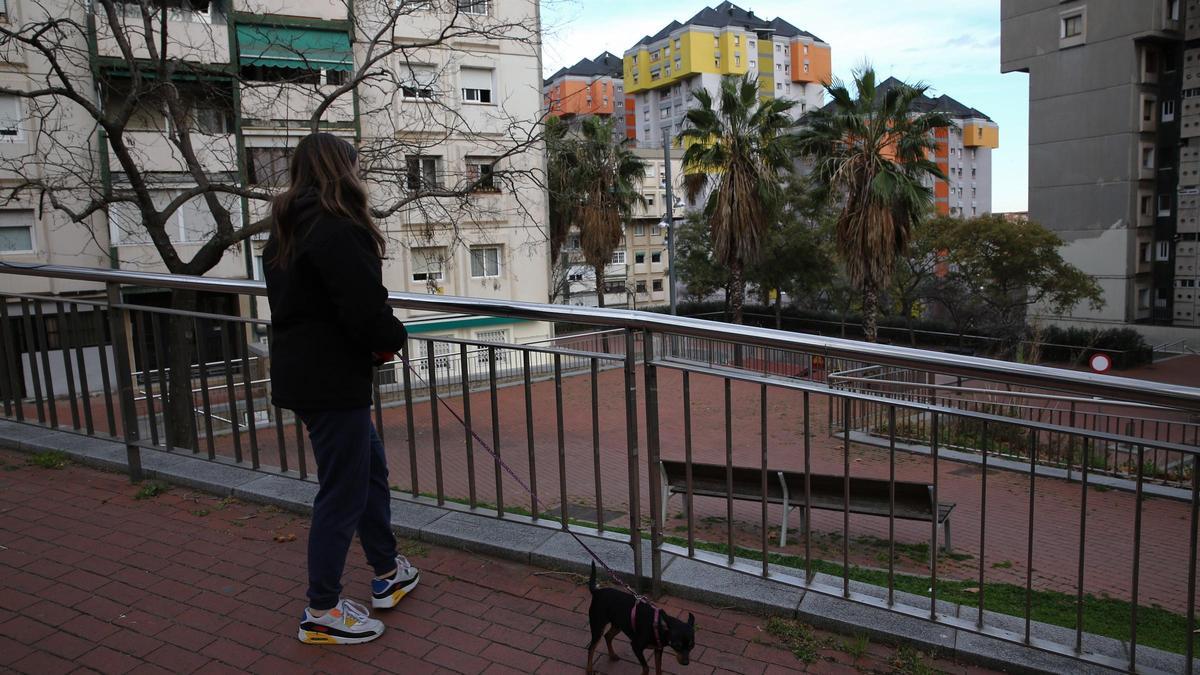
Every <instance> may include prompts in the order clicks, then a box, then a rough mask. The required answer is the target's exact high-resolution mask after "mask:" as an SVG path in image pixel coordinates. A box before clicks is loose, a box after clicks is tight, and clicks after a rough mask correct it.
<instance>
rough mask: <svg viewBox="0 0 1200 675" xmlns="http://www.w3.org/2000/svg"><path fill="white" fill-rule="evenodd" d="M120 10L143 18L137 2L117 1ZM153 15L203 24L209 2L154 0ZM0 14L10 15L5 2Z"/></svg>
mask: <svg viewBox="0 0 1200 675" xmlns="http://www.w3.org/2000/svg"><path fill="white" fill-rule="evenodd" d="M116 4H117V5H118V9H119V10H123V11H124V13H125V15H126V16H136V17H138V18H139V19H140V18H141V11H142V7H141V4H139V3H138V2H137V1H136V0H129V1H128V2H122V1H121V0H117V3H116ZM146 4H147V5H148V9H149V10H150V12H151V13H155V14H157V10H158V9H159V8H165V9H166V10H167V18H168V19H170V20H171V21H193V22H203V21H208V19H209V12H208V10H209V2H208V0H154V2H148V3H146ZM0 8H2V9H0V13H3V14H5V15H7V14H8V3H7V2H4V3H3V4H2V5H0Z"/></svg>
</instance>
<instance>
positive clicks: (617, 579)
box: [400, 351, 662, 648]
mask: <svg viewBox="0 0 1200 675" xmlns="http://www.w3.org/2000/svg"><path fill="white" fill-rule="evenodd" d="M400 360H401V361H403V362H404V367H405V368H407V369H408V370H409V371H410V372H412V374H413V375H415V376H416V378H417V379H418V380H420V381H421V383H422V384H424V385H425V388H426V389H428V390H429V394H430V395H431V396H432V397H433V398H434V399H435V400H436V401H437V402H438V403H441V404H442V407H443V408H445V409H446V410H447V411H449V412H450V414H451V415H453V416H454V419H456V420H458V423H459V424H461V425H462V426H463V429H466V430H467V432H468V433H470V434H471V437H472V438H474V439H475V442H476V443H478V444H479V445H480V446H481V447H483V449H484V450H486V451H487V453H488V454H489V455H491V456H492V459H494V460H496V463H497V464H499V465H500V467H501V468H502V469H504V472H505V473H507V474H508V475H509V477H510V478H512V479H513V480H514V481H516V482H517V485H519V486H521V489H522V490H524V491H525V494H527V495H529V500H530V502H532V506H533V512H534V513H541V511H542V508H541V504H539V503H538V499H537V497H535V496H534V494H533V490H531V489H530V488H529V486H528V485H527V484H526V483H525V481H524V480H521V477H520V476H518V475H517V473H516V472H515V471H513V470H512V468H511V467H509V466H508V464H507V463H506V462H505V461H504V460H503V459H501V458H500V455H498V454H496V451H495V450H493V449H492V446H490V445H488V443H487V441H485V440H483V439H482V438H481V437H480V436H479V434H477V433H475V430H474V429H472V428H471V427H470V425H468V424H467V421H466V420H464V419H463V418H462V416H461V415H459V414H458V411H457V410H455V409H454V408H452V407H451V406H450V404H448V403H446V402H445V401H444V400H442V398H441V397H440V396H438V395H437V392H436V391H435V390H434V388H433V387H430V386H429V383H428V382H426V381H425V378H423V377H421V375H420V373H418V372H417V370H416V369H415V368H413V367H412V364H411V363H409V360H408V353H407V352H406V351H404V352H401V353H400ZM566 532H567V534H569V535H571V537H572V538H574V539H575V541H577V542H579V545H580V546H582V547H583V550H584V551H587V554H588V555H590V556H591V557H592V559H593V560H595V561H596V562H598V563H600V566H601V567H603V568H604V571H605V572H607V573H608V576H610V577H612V579H613V581H615V582H617V584H618V585H620V586H621V587H622V588H624V589H625V590H626V591H627V592H628V593H629V594H630V595H632V596H633V597H634V598H636V602H634V604H633V612H636V611H637V606H638V604H640V603H645V604H646V605H649V606H650V607H653V608H654V640H655V641H656V642H658V646H659V647H660V648H661V647H662V642H661V638H660V637H659V635H658V617H659V614H660V613H661V612H662V610H660V609H659V608H658V607H657V606H656V605H655V604H654V603H652V602H650V601H649V600H647V599H646V598H645V597H644V596H643V595H642V594H640V593H638V592H637V591H635V590H633V588H632V587H631V586H630V585H629V584H627V583H625V582H624V581H622V580H621V577H619V576H617V573H616V571H614V570H613V568H611V567H609V566H608V564H607V563H605V562H604V560H603V559H602V558H601V557H600V556H599V555H598V554H597V553H596V552H595V551H594V550H592V547H590V546H588V545H587V543H586V542H584V541H583V539H582V538H581V537H580V536H579V535H578V534H575V532H573V531H572V530H571V529H570V528H568V529H567V530H566ZM630 618H631V619H632V618H633V617H632V612H631V617H630Z"/></svg>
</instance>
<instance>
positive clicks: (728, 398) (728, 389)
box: [725, 377, 734, 565]
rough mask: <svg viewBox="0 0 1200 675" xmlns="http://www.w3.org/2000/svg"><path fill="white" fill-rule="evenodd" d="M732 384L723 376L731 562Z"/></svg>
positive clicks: (726, 489) (728, 534)
mask: <svg viewBox="0 0 1200 675" xmlns="http://www.w3.org/2000/svg"><path fill="white" fill-rule="evenodd" d="M732 408H733V384H732V382H731V381H730V379H729V378H728V377H727V378H725V535H726V539H727V544H728V546H729V564H730V565H732V564H733V558H734V548H733V410H732Z"/></svg>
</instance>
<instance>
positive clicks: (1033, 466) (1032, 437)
mask: <svg viewBox="0 0 1200 675" xmlns="http://www.w3.org/2000/svg"><path fill="white" fill-rule="evenodd" d="M1037 435H1038V432H1037V429H1030V430H1029V528H1028V529H1029V537H1028V541H1027V543H1026V547H1027V548H1026V560H1025V566H1026V569H1025V644H1029V636H1030V631H1031V630H1032V626H1033V525H1034V499H1035V498H1036V497H1037V491H1036V489H1035V488H1036V482H1037V454H1038V453H1037Z"/></svg>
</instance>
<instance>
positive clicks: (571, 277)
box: [567, 272, 583, 281]
mask: <svg viewBox="0 0 1200 675" xmlns="http://www.w3.org/2000/svg"><path fill="white" fill-rule="evenodd" d="M567 281H583V272H571V273H570V274H568V275H567Z"/></svg>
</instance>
